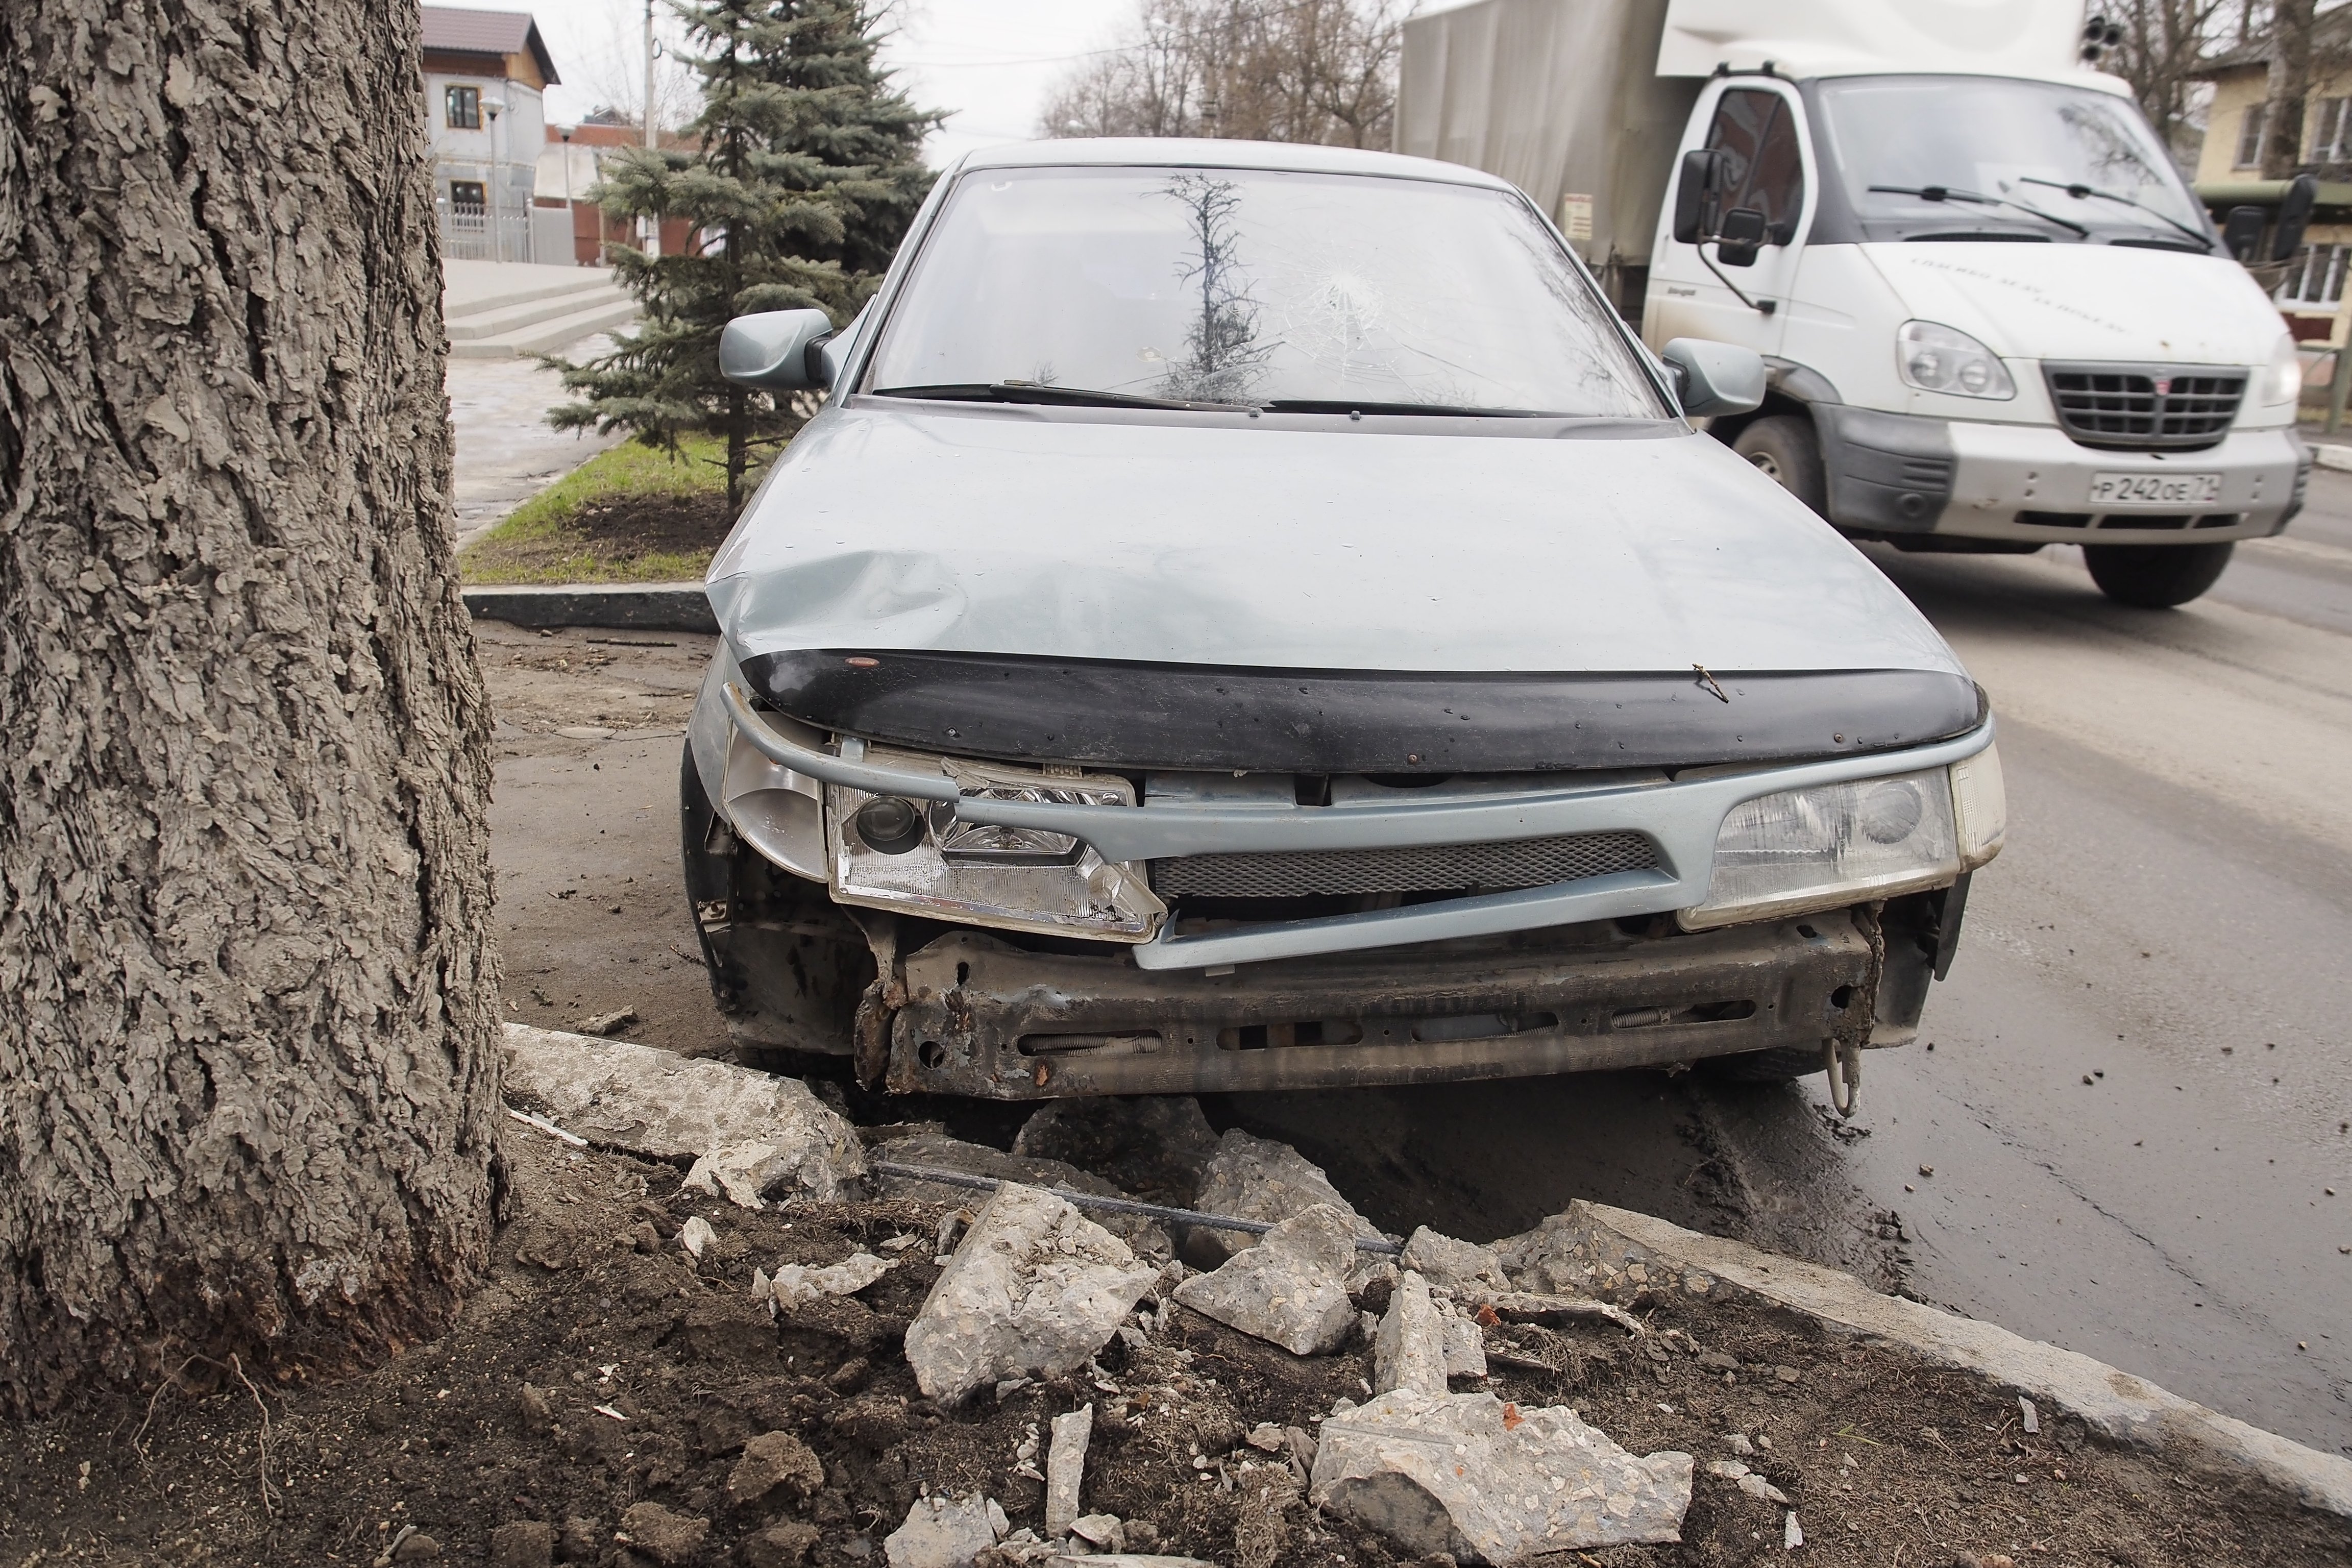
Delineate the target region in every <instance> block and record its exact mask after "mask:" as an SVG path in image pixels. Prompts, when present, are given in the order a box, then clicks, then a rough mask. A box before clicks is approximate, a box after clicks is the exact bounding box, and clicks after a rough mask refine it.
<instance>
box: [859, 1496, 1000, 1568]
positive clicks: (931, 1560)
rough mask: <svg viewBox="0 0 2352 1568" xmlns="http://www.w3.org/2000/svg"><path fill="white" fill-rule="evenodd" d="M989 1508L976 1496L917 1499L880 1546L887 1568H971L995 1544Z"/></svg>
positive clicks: (995, 1534) (995, 1533)
mask: <svg viewBox="0 0 2352 1568" xmlns="http://www.w3.org/2000/svg"><path fill="white" fill-rule="evenodd" d="M989 1505H990V1500H989V1499H987V1498H984V1497H982V1496H980V1495H979V1494H978V1493H974V1494H973V1495H972V1496H971V1497H966V1498H955V1499H950V1498H948V1497H947V1496H945V1495H944V1494H941V1493H933V1494H932V1495H931V1496H929V1497H927V1498H917V1499H916V1500H915V1506H914V1507H912V1508H910V1509H908V1510H907V1521H906V1522H905V1523H904V1524H901V1525H900V1526H899V1527H898V1529H896V1530H894V1531H891V1532H890V1536H889V1539H888V1540H887V1541H885V1542H882V1552H883V1554H884V1555H885V1556H886V1557H887V1558H888V1559H889V1561H890V1568H971V1560H972V1559H973V1558H975V1557H977V1556H979V1555H980V1554H981V1553H982V1552H985V1551H987V1550H988V1549H989V1548H990V1547H992V1546H993V1545H995V1544H996V1537H997V1533H998V1532H997V1531H996V1529H995V1527H994V1525H993V1524H992V1522H991V1521H990V1518H989V1513H990V1507H989ZM998 1511H999V1516H1000V1517H1001V1516H1002V1510H998Z"/></svg>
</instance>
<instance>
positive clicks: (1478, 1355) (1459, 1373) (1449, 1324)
mask: <svg viewBox="0 0 2352 1568" xmlns="http://www.w3.org/2000/svg"><path fill="white" fill-rule="evenodd" d="M1441 1327H1443V1328H1444V1331H1445V1375H1446V1376H1448V1377H1484V1376H1486V1331H1485V1330H1483V1329H1481V1328H1480V1327H1479V1326H1478V1321H1477V1320H1476V1319H1475V1318H1465V1317H1460V1316H1454V1317H1449V1318H1447V1319H1445V1320H1444V1323H1443V1324H1442V1325H1441Z"/></svg>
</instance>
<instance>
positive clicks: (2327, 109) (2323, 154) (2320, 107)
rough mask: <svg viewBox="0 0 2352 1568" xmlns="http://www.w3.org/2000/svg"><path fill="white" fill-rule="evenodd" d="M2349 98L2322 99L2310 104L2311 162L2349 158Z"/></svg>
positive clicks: (2351, 103) (2351, 138)
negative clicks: (2347, 111)
mask: <svg viewBox="0 0 2352 1568" xmlns="http://www.w3.org/2000/svg"><path fill="white" fill-rule="evenodd" d="M2347 109H2352V99H2347V98H2323V99H2321V100H2318V101H2317V102H2316V103H2315V104H2313V105H2312V120H2311V123H2312V132H2311V162H2313V163H2342V162H2343V161H2344V160H2345V159H2347V158H2352V114H2347V113H2346V112H2345V110H2347Z"/></svg>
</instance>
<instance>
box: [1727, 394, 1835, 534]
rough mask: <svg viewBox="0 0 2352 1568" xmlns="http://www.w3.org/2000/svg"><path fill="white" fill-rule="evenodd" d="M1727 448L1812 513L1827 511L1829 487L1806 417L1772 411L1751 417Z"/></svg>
mask: <svg viewBox="0 0 2352 1568" xmlns="http://www.w3.org/2000/svg"><path fill="white" fill-rule="evenodd" d="M1731 449H1732V450H1733V451H1735V452H1737V453H1738V454H1739V455H1740V456H1741V457H1743V458H1747V459H1748V461H1749V462H1750V463H1753V464H1754V465H1755V466H1756V468H1757V471H1758V472H1759V473H1761V474H1762V475H1763V476H1764V477H1765V478H1766V479H1770V480H1771V481H1772V482H1773V483H1775V484H1777V485H1779V486H1780V488H1781V489H1784V490H1787V491H1788V492H1789V493H1790V495H1792V496H1795V497H1796V498H1797V499H1798V500H1801V501H1803V502H1804V503H1805V504H1806V505H1807V506H1809V507H1811V508H1812V509H1813V510H1814V512H1815V513H1817V514H1819V515H1821V516H1827V515H1828V513H1829V504H1830V501H1829V488H1828V485H1827V484H1826V482H1825V481H1824V480H1823V479H1822V440H1821V437H1819V436H1817V435H1815V434H1814V433H1813V422H1812V421H1811V419H1810V418H1807V417H1805V416H1801V415H1794V414H1775V415H1773V416H1771V417H1770V418H1769V419H1758V420H1755V421H1753V422H1752V423H1750V424H1749V425H1748V427H1747V428H1746V429H1744V430H1742V431H1741V432H1740V433H1739V434H1738V437H1735V438H1734V439H1733V441H1732V443H1731Z"/></svg>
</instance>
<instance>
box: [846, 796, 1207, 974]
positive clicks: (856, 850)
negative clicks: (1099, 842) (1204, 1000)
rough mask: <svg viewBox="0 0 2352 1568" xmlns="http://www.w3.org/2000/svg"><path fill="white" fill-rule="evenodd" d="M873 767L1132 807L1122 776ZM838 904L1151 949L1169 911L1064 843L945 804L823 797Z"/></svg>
mask: <svg viewBox="0 0 2352 1568" xmlns="http://www.w3.org/2000/svg"><path fill="white" fill-rule="evenodd" d="M866 755H867V756H868V757H869V758H870V759H872V760H875V761H877V762H880V763H888V764H890V765H895V766H900V767H908V768H911V769H919V770H928V769H930V768H939V769H941V770H942V771H944V772H945V773H948V774H950V776H952V777H953V778H954V779H955V781H956V783H957V785H958V787H959V788H961V791H962V793H963V794H964V795H985V796H987V797H989V798H991V799H993V800H1027V801H1038V802H1045V803H1051V804H1055V805H1092V806H1099V807H1101V808H1103V809H1105V810H1113V809H1116V808H1118V807H1119V806H1122V805H1127V806H1131V805H1134V804H1135V788H1134V786H1133V785H1132V784H1129V783H1128V782H1127V780H1125V779H1123V778H1120V777H1118V776H1117V775H1116V774H1103V773H1087V774H1083V775H1080V776H1076V777H1072V778H1068V779H1064V778H1061V777H1058V776H1055V775H1048V774H1043V773H1029V772H1025V771H1022V770H1016V769H1010V768H999V767H992V766H985V765H982V764H980V763H965V762H961V761H958V760H952V759H943V758H940V757H923V756H898V755H895V754H893V755H887V756H886V755H885V754H884V753H882V752H877V751H869V752H867V753H866ZM825 804H826V807H827V809H826V811H825V829H826V834H827V836H828V837H829V839H830V841H831V842H830V848H831V851H832V857H831V858H832V862H833V891H834V896H835V898H838V899H839V900H842V901H843V902H845V903H851V904H871V905H875V906H877V907H878V908H882V909H893V910H909V911H911V912H914V913H919V914H929V915H932V916H936V917H939V918H941V919H946V920H961V921H970V922H971V923H973V924H976V925H986V926H996V927H999V928H1003V929H1007V930H1012V931H1047V932H1055V933H1059V934H1061V935H1065V936H1091V937H1100V938H1104V939H1107V940H1109V941H1113V942H1145V941H1148V940H1150V938H1151V937H1152V936H1154V935H1156V934H1157V933H1158V932H1159V930H1160V922H1161V921H1164V920H1165V919H1166V918H1167V914H1168V908H1167V906H1166V905H1165V904H1163V903H1161V902H1160V900H1159V899H1157V898H1156V897H1154V896H1153V894H1152V892H1151V889H1150V886H1149V885H1148V884H1147V883H1146V882H1145V880H1144V879H1143V876H1142V874H1141V873H1140V871H1139V869H1138V868H1135V867H1132V866H1127V865H1117V864H1112V863H1110V862H1108V861H1106V860H1104V859H1103V858H1102V857H1101V856H1099V855H1097V854H1096V853H1095V851H1094V848H1093V847H1092V846H1090V845H1087V844H1086V843H1084V842H1082V841H1081V840H1079V839H1077V838H1075V837H1071V836H1070V835H1069V834H1066V833H1045V832H1041V831H1038V830H1037V829H1034V828H1027V827H995V826H989V825H987V824H985V823H975V822H965V821H962V820H961V819H959V818H958V817H957V816H956V815H955V809H954V807H953V806H952V805H949V804H948V803H947V802H945V801H940V802H935V803H928V804H927V803H922V802H915V801H907V800H901V799H899V798H898V796H896V795H868V794H866V792H865V791H864V790H856V789H850V788H848V787H846V786H845V785H842V784H828V785H827V786H825Z"/></svg>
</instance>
